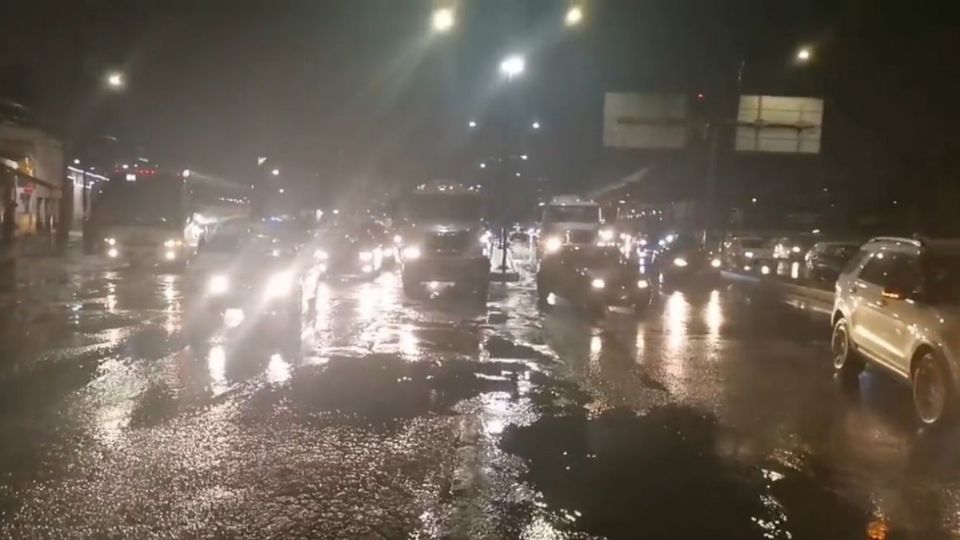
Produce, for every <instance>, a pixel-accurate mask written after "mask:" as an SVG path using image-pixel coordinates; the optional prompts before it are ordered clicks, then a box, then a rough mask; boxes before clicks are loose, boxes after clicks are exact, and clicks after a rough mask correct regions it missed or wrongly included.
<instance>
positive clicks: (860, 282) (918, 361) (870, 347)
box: [831, 237, 960, 425]
mask: <svg viewBox="0 0 960 540" xmlns="http://www.w3.org/2000/svg"><path fill="white" fill-rule="evenodd" d="M831 349H832V353H833V365H834V367H835V368H836V369H837V370H838V371H839V372H841V373H842V374H844V375H853V376H855V375H857V374H859V373H860V371H861V370H862V369H863V367H864V364H865V361H870V362H872V363H875V364H877V365H879V366H882V367H884V368H887V369H888V370H889V371H891V372H892V373H894V374H895V375H897V376H898V377H900V378H902V379H904V380H906V381H909V382H910V383H911V384H912V386H913V403H914V409H915V410H916V414H917V417H918V418H919V419H920V421H921V422H923V423H924V424H931V425H932V424H941V423H944V421H945V420H947V419H948V417H949V416H950V415H951V413H953V412H955V410H956V406H957V388H958V386H957V382H958V380H960V379H958V375H960V368H958V364H957V362H958V360H960V358H958V355H960V240H934V241H921V240H914V239H909V238H886V237H884V238H874V239H873V240H870V241H869V242H867V243H866V244H864V246H863V247H862V248H861V250H860V253H859V254H858V255H856V256H855V257H854V258H853V259H852V260H851V261H850V262H849V264H848V265H847V267H846V268H844V270H843V272H842V273H841V274H840V277H839V279H838V280H837V291H836V299H835V301H834V309H833V338H832V340H831Z"/></svg>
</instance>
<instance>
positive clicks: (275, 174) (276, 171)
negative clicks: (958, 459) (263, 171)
mask: <svg viewBox="0 0 960 540" xmlns="http://www.w3.org/2000/svg"><path fill="white" fill-rule="evenodd" d="M270 174H272V175H274V176H280V169H274V170H272V171H270Z"/></svg>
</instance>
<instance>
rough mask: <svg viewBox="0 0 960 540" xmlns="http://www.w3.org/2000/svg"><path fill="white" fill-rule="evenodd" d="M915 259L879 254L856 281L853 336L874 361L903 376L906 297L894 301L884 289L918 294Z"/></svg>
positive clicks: (907, 318)
mask: <svg viewBox="0 0 960 540" xmlns="http://www.w3.org/2000/svg"><path fill="white" fill-rule="evenodd" d="M916 268H917V259H916V255H914V254H910V253H904V252H889V251H888V252H880V253H876V254H875V255H874V257H873V258H872V259H871V260H870V261H869V262H867V264H866V266H864V268H863V271H862V272H861V273H860V276H859V279H858V287H859V288H860V295H861V300H860V303H859V308H858V310H857V311H858V313H857V319H856V320H855V322H854V323H853V324H854V329H853V333H854V334H856V335H857V337H858V338H859V340H862V345H861V346H862V347H863V348H864V349H867V351H868V352H869V353H870V354H871V355H872V356H874V357H875V358H876V359H877V360H879V361H881V362H883V363H885V364H887V365H888V366H889V367H891V368H894V369H896V370H898V371H901V372H903V373H906V372H907V369H908V366H907V365H906V362H907V360H905V359H904V356H905V355H906V353H905V352H904V351H905V349H906V348H907V340H908V338H909V328H908V326H909V324H910V323H909V321H910V320H911V318H910V311H911V310H912V309H914V308H913V306H914V304H913V300H912V299H911V298H909V295H905V296H904V297H893V296H888V295H886V294H884V290H885V289H887V288H896V289H898V290H902V291H916V290H919V286H920V282H919V275H920V274H919V272H917V271H915V269H916Z"/></svg>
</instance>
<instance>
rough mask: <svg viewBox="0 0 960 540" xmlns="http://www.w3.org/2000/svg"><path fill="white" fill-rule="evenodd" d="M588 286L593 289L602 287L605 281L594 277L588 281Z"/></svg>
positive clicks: (605, 284) (605, 283) (604, 285)
mask: <svg viewBox="0 0 960 540" xmlns="http://www.w3.org/2000/svg"><path fill="white" fill-rule="evenodd" d="M590 286H591V287H593V288H594V289H602V288H604V287H606V286H607V282H606V281H604V280H602V279H600V278H594V280H593V281H591V282H590Z"/></svg>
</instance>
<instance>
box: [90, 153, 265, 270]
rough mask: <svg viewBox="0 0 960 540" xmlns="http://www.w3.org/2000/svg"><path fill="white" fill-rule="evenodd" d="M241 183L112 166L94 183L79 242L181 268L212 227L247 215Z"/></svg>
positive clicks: (118, 256)
mask: <svg viewBox="0 0 960 540" xmlns="http://www.w3.org/2000/svg"><path fill="white" fill-rule="evenodd" d="M245 188H246V186H241V185H239V184H235V183H233V182H229V181H226V180H223V179H217V178H212V177H209V176H205V175H204V176H201V175H197V174H190V171H183V172H182V173H172V172H169V171H162V170H159V169H155V168H147V167H137V168H134V169H118V170H116V171H114V173H113V174H111V175H109V176H108V177H107V179H106V180H105V181H102V182H100V183H99V185H98V186H97V188H96V191H95V193H94V195H93V199H92V204H91V208H90V214H89V217H88V219H87V222H86V223H85V224H84V244H85V245H86V246H87V248H88V250H91V251H94V252H97V253H101V254H103V255H104V256H105V257H107V258H109V259H115V260H118V261H124V262H128V263H130V264H133V265H141V264H148V265H161V266H172V267H182V266H183V265H184V264H185V263H186V261H187V260H188V259H189V258H190V257H191V256H192V255H193V254H194V253H195V251H196V248H197V245H198V244H199V243H200V242H201V241H202V239H203V238H204V236H205V235H206V234H207V233H209V232H210V231H211V230H212V229H213V228H214V227H216V226H217V225H218V224H221V223H223V222H225V221H229V220H232V219H238V218H243V217H247V216H249V211H250V196H249V195H250V194H249V190H248V189H245Z"/></svg>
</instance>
